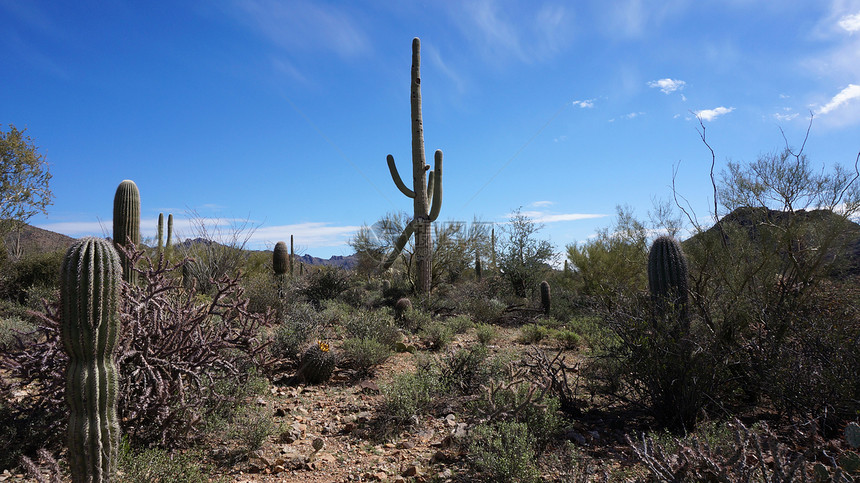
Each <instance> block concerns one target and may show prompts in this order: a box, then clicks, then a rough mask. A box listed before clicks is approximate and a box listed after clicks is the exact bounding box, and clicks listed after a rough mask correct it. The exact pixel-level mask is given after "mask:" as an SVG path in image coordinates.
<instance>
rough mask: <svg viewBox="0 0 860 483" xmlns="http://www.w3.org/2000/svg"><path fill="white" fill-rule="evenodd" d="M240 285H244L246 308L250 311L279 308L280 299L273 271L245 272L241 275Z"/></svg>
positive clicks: (258, 311)
mask: <svg viewBox="0 0 860 483" xmlns="http://www.w3.org/2000/svg"><path fill="white" fill-rule="evenodd" d="M242 286H243V287H245V296H246V297H248V310H250V311H251V312H254V313H265V312H266V311H267V310H269V309H273V310H277V309H278V308H279V306H280V304H281V301H280V299H279V298H278V286H277V283H276V282H275V275H274V274H273V273H254V274H247V275H245V276H244V277H243V280H242Z"/></svg>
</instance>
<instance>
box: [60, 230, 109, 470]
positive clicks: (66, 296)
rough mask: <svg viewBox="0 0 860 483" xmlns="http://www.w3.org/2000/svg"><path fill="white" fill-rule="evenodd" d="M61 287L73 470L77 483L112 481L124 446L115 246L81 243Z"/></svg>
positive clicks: (67, 260)
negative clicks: (121, 443)
mask: <svg viewBox="0 0 860 483" xmlns="http://www.w3.org/2000/svg"><path fill="white" fill-rule="evenodd" d="M61 278H62V281H61V292H60V293H61V300H62V311H63V312H62V327H61V337H62V340H63V346H64V347H65V349H66V352H67V353H68V354H69V365H68V367H67V369H66V401H67V403H68V404H69V409H70V414H69V428H68V438H69V439H68V445H69V457H68V458H69V468H70V470H71V474H72V481H74V482H75V483H79V482H105V481H109V480H110V478H111V475H112V472H113V471H114V469H115V462H116V456H117V447H118V444H119V421H118V419H117V413H116V401H117V390H118V386H117V374H118V370H117V366H116V362H115V359H114V351H115V349H116V346H117V341H118V338H119V291H120V280H121V278H122V265H121V262H120V258H119V255H118V254H117V252H116V250H115V249H114V248H113V246H111V244H110V243H109V242H107V241H105V240H102V239H98V238H82V239H81V240H79V241H77V242H76V243H75V244H74V245H72V247H71V248H69V250H68V252H67V253H66V256H65V259H64V260H63V268H62V277H61Z"/></svg>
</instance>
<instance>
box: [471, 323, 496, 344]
mask: <svg viewBox="0 0 860 483" xmlns="http://www.w3.org/2000/svg"><path fill="white" fill-rule="evenodd" d="M475 335H476V336H477V337H478V342H480V343H481V344H484V345H487V344H489V343H490V342H492V341H494V340H496V337H498V335H499V334H498V330H496V327H495V326H494V325H490V324H478V325H477V326H476V327H475Z"/></svg>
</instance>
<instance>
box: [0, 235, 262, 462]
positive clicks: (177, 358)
mask: <svg viewBox="0 0 860 483" xmlns="http://www.w3.org/2000/svg"><path fill="white" fill-rule="evenodd" d="M132 256H133V258H134V260H135V262H137V266H140V264H139V262H140V256H141V253H140V252H137V253H134V254H132ZM145 265H146V266H147V267H149V268H147V269H145V270H142V273H141V278H142V282H143V283H142V284H140V285H135V286H130V285H124V286H123V293H124V296H123V297H122V299H121V304H120V305H121V306H120V317H121V321H122V322H121V323H122V333H121V336H120V344H119V345H120V348H119V350H118V351H117V353H118V355H117V365H118V367H119V368H120V377H119V381H120V388H119V399H118V413H119V416H120V418H122V421H123V431H124V432H125V433H126V434H127V435H128V436H129V437H130V438H131V440H132V443H133V444H137V443H141V444H150V443H151V444H158V445H163V446H167V447H169V446H180V445H183V444H187V443H188V442H190V441H193V440H194V439H196V438H197V437H199V436H200V424H199V423H200V421H202V420H203V418H204V416H205V413H206V412H207V411H210V410H212V409H210V408H212V407H213V406H218V405H225V406H228V405H232V404H234V403H235V400H233V399H232V398H230V397H229V396H228V395H223V394H216V393H213V392H212V391H210V387H211V386H212V384H213V382H214V381H217V380H229V381H234V382H235V383H237V384H240V383H243V382H244V381H245V380H246V379H247V377H248V369H249V368H250V367H253V366H254V365H255V364H259V365H260V367H263V368H265V367H266V366H265V364H266V360H265V358H264V354H265V344H264V341H263V340H262V338H261V337H260V331H261V329H262V328H263V327H265V326H267V325H269V324H270V323H271V319H270V318H268V317H266V316H261V315H255V314H250V313H249V312H248V311H247V310H246V300H245V299H243V298H242V290H241V288H240V287H239V283H238V281H237V280H236V279H229V278H224V279H221V280H219V281H217V282H216V284H215V290H214V292H213V295H212V299H211V302H209V303H207V304H198V303H196V302H195V300H196V294H195V293H194V291H193V290H192V291H190V292H187V291H185V290H183V289H181V288H180V287H179V286H177V285H176V284H175V283H174V279H173V278H172V277H170V276H169V274H170V273H171V272H172V271H174V270H177V269H178V268H179V266H176V265H174V266H164V265H161V264H152V263H151V262H147V263H146V264H145ZM58 310H59V308H58V307H51V308H50V310H49V311H48V312H47V313H46V314H43V315H42V316H41V322H40V324H39V327H38V329H37V331H38V332H39V334H40V335H39V338H38V341H37V342H35V343H33V344H30V345H27V346H25V347H21V348H17V349H13V350H12V351H7V352H3V353H0V364H2V366H3V367H4V368H7V369H8V370H9V373H8V377H9V378H8V379H6V377H7V376H0V378H2V379H3V381H0V388H2V398H3V399H7V400H10V401H11V400H12V398H11V397H9V394H10V392H9V391H14V390H16V389H17V388H20V387H25V386H27V387H29V388H30V389H31V397H29V398H26V399H24V400H22V401H20V402H14V403H13V404H10V409H11V411H12V417H13V419H15V420H16V421H15V422H14V424H15V425H17V426H18V427H21V426H30V425H31V424H33V423H32V421H33V418H41V420H40V424H43V426H44V427H45V430H46V431H49V432H51V433H52V434H53V436H52V437H50V438H46V439H44V440H42V441H41V443H40V444H43V445H44V444H47V443H50V442H51V441H52V440H56V439H57V437H58V435H60V434H61V433H62V431H59V427H60V426H61V424H62V422H63V421H64V420H65V418H66V417H67V409H66V408H67V407H66V403H65V401H64V394H65V392H64V391H65V384H66V381H65V366H66V363H67V361H68V358H67V356H66V354H65V352H64V351H63V349H62V343H61V342H60V338H59V319H60V316H59V314H58ZM34 388H35V389H34ZM34 434H35V433H34ZM26 436H27V437H28V438H32V437H33V435H32V434H30V435H26Z"/></svg>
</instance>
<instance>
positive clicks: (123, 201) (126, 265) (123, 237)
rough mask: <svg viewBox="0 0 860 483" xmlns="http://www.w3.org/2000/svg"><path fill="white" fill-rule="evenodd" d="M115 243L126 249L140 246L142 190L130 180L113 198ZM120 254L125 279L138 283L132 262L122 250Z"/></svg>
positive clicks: (124, 183) (122, 184) (120, 187)
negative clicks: (131, 246)
mask: <svg viewBox="0 0 860 483" xmlns="http://www.w3.org/2000/svg"><path fill="white" fill-rule="evenodd" d="M113 242H114V243H115V244H117V246H119V245H122V246H125V247H128V246H129V244H131V245H134V246H137V245H138V244H140V190H138V189H137V185H136V184H134V181H132V180H130V179H127V180H124V181H123V182H122V183H120V184H119V186H118V187H117V189H116V194H115V195H114V198H113ZM119 253H120V259H121V260H122V274H123V278H124V279H125V281H126V282H128V283H132V284H133V283H135V282H137V273H136V272H135V271H134V268H133V267H132V262H131V260H128V259H127V258H126V257H125V255H123V253H122V250H119Z"/></svg>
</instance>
